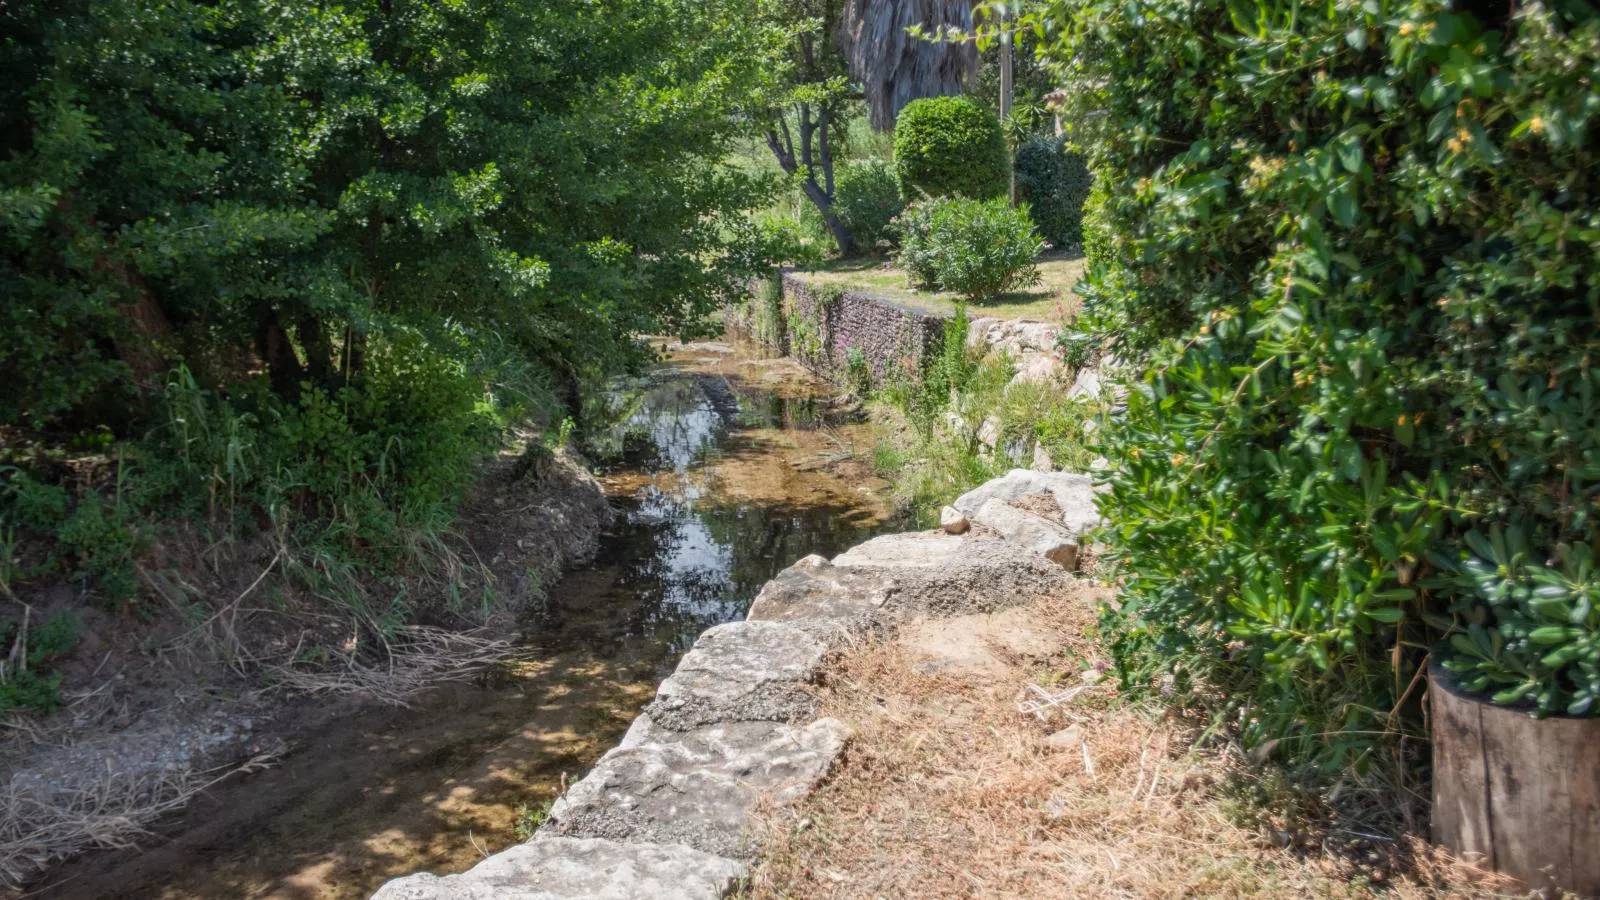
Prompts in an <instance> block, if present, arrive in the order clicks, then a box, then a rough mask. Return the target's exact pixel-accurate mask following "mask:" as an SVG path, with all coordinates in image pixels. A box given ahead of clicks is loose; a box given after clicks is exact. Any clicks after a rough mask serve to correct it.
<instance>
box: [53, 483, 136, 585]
mask: <svg viewBox="0 0 1600 900" xmlns="http://www.w3.org/2000/svg"><path fill="white" fill-rule="evenodd" d="M55 537H56V540H57V541H59V542H60V545H61V549H62V551H63V552H64V553H65V554H66V555H67V557H68V558H69V559H71V560H72V562H73V565H74V569H73V571H72V576H73V577H74V578H81V579H86V580H88V581H89V582H90V583H91V584H93V585H94V586H95V588H96V589H97V590H98V591H99V592H100V594H101V595H102V596H103V597H105V598H106V599H108V600H111V601H121V600H129V599H132V598H133V596H134V595H135V594H136V593H137V592H138V588H139V585H138V581H137V580H136V578H135V575H134V569H133V560H134V554H135V552H136V551H138V550H139V548H140V546H141V544H142V540H143V537H142V535H141V534H140V531H139V527H138V525H137V523H135V522H134V521H133V520H132V517H131V516H130V515H128V511H127V508H126V507H125V506H124V505H123V504H122V502H121V499H120V495H119V497H118V499H116V500H113V501H111V502H110V503H109V504H108V503H106V502H105V501H103V500H102V499H101V498H100V495H99V494H96V493H93V492H89V493H86V494H84V495H83V496H82V497H80V498H79V500H78V505H77V508H75V509H74V510H73V511H72V515H70V516H68V517H67V519H66V521H64V522H62V523H61V527H60V528H59V529H57V530H56V533H55Z"/></svg>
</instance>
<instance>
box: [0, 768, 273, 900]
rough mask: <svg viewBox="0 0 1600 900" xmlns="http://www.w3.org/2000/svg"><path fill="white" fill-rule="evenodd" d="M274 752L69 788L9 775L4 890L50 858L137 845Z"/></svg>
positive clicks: (2, 809) (4, 794)
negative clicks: (42, 786)
mask: <svg viewBox="0 0 1600 900" xmlns="http://www.w3.org/2000/svg"><path fill="white" fill-rule="evenodd" d="M275 755H276V754H275V753H262V754H259V755H257V756H254V757H252V758H250V759H249V760H247V761H245V762H244V763H242V764H239V765H234V766H226V767H223V768H221V769H214V770H212V771H208V772H196V771H193V770H188V769H185V770H182V771H176V772H163V773H161V774H158V775H152V776H130V775H127V774H125V773H120V772H108V773H107V774H106V775H105V776H103V777H101V778H99V779H97V780H91V781H89V782H87V783H84V784H80V785H79V786H77V787H74V788H72V789H71V790H58V791H49V792H44V791H37V790H32V789H28V788H22V787H19V786H18V785H17V784H16V782H15V781H11V782H8V783H7V784H6V786H5V787H4V788H0V891H4V892H15V891H18V890H20V889H21V887H22V885H23V884H24V883H26V882H27V881H28V880H30V879H32V878H34V877H36V876H37V875H38V874H39V873H41V872H44V871H45V870H46V869H48V868H49V866H50V865H51V864H53V863H56V862H59V861H61V860H63V859H70V858H71V857H74V856H76V855H78V854H79V853H82V852H84V851H85V850H91V849H108V850H115V849H123V848H127V847H132V846H134V844H135V841H137V840H138V839H139V838H140V837H143V836H145V835H147V834H149V831H148V826H149V825H150V823H152V822H154V821H155V820H156V819H158V818H160V817H162V816H164V815H166V814H168V813H171V812H176V811H177V810H179V809H182V808H183V807H184V806H185V805H186V804H187V803H188V802H189V801H190V800H192V799H193V798H194V797H195V795H197V794H199V793H201V792H202V791H204V790H206V789H207V788H209V787H211V786H212V785H214V784H217V783H218V782H220V781H222V780H223V779H225V778H228V777H230V776H232V775H235V774H239V773H245V772H254V771H258V770H260V769H263V768H266V767H267V766H269V765H271V764H272V761H273V758H274V756H275Z"/></svg>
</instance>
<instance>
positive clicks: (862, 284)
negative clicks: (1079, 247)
mask: <svg viewBox="0 0 1600 900" xmlns="http://www.w3.org/2000/svg"><path fill="white" fill-rule="evenodd" d="M799 274H800V275H801V277H803V278H805V279H807V280H808V281H812V282H815V283H818V284H842V285H844V286H845V287H846V288H848V289H850V290H853V291H860V292H861V293H863V294H873V295H876V296H879V297H886V298H888V299H890V300H894V301H895V302H897V303H903V304H905V305H906V306H912V307H916V308H918V309H926V310H929V311H931V312H953V311H954V310H955V302H956V301H957V300H959V299H960V296H959V295H957V294H954V293H951V292H949V291H937V292H935V291H918V290H913V289H912V288H910V287H908V286H907V284H906V276H905V273H904V272H902V271H901V270H899V269H896V268H893V267H892V266H889V264H888V263H886V262H885V261H884V260H883V259H881V258H877V257H872V258H865V259H845V260H836V261H834V262H830V263H827V264H826V265H824V266H823V267H822V268H821V269H818V270H814V271H810V272H801V273H799ZM1039 274H1040V275H1041V276H1043V281H1041V282H1040V283H1039V286H1038V287H1035V288H1033V289H1031V290H1026V291H1018V292H1017V293H1014V294H1006V295H1004V296H1002V297H1000V298H999V299H998V300H995V301H992V302H989V303H983V304H977V303H974V304H969V306H968V309H967V314H968V315H970V316H972V317H973V318H979V317H981V316H998V317H1000V318H1003V319H1034V320H1037V321H1041V322H1061V323H1065V322H1070V321H1071V320H1072V318H1073V315H1074V314H1075V313H1076V312H1077V309H1078V298H1077V295H1076V294H1074V293H1073V292H1072V286H1073V285H1074V284H1077V282H1078V279H1079V278H1081V277H1082V276H1083V257H1081V256H1080V257H1075V258H1073V259H1067V258H1065V257H1062V256H1059V255H1055V254H1045V255H1044V256H1041V257H1039Z"/></svg>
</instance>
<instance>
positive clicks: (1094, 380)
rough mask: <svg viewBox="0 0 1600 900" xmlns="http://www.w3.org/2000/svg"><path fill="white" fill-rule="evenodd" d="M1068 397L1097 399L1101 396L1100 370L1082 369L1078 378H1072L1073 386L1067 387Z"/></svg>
mask: <svg viewBox="0 0 1600 900" xmlns="http://www.w3.org/2000/svg"><path fill="white" fill-rule="evenodd" d="M1067 397H1068V398H1069V399H1070V398H1078V397H1081V398H1083V399H1085V400H1097V399H1099V397H1100V372H1099V371H1098V370H1097V369H1080V370H1079V371H1078V375H1077V377H1076V378H1074V379H1072V387H1069V388H1067Z"/></svg>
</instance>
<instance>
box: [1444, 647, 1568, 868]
mask: <svg viewBox="0 0 1600 900" xmlns="http://www.w3.org/2000/svg"><path fill="white" fill-rule="evenodd" d="M1429 677H1430V681H1431V688H1430V690H1429V694H1430V695H1431V697H1432V700H1431V705H1432V710H1433V839H1434V841H1435V842H1437V843H1439V844H1442V845H1444V846H1445V847H1446V848H1447V849H1449V850H1450V851H1451V852H1453V853H1455V854H1456V855H1458V856H1462V857H1463V858H1473V859H1474V861H1475V862H1478V863H1480V864H1482V865H1485V866H1487V867H1489V868H1492V869H1494V870H1495V871H1498V872H1502V873H1504V874H1507V875H1511V876H1513V877H1515V878H1519V879H1521V880H1523V881H1524V882H1526V883H1527V884H1528V885H1529V886H1530V887H1534V888H1541V889H1548V888H1560V889H1563V890H1567V891H1572V892H1574V893H1577V894H1579V895H1581V896H1586V897H1587V896H1600V719H1574V718H1564V717H1551V718H1547V719H1535V718H1532V717H1531V716H1529V715H1528V714H1527V713H1526V712H1523V711H1519V710H1516V709H1509V708H1506V707H1503V706H1495V705H1494V704H1492V703H1490V702H1488V700H1487V698H1483V697H1478V696H1474V695H1471V694H1468V693H1466V692H1464V691H1462V690H1461V689H1460V687H1459V686H1458V685H1457V684H1456V682H1455V678H1454V676H1453V675H1451V674H1450V673H1449V672H1447V671H1445V670H1444V669H1443V668H1442V667H1440V666H1438V665H1437V664H1435V665H1434V666H1433V667H1432V668H1431V669H1430V670H1429ZM1474 857H1475V858H1474Z"/></svg>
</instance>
